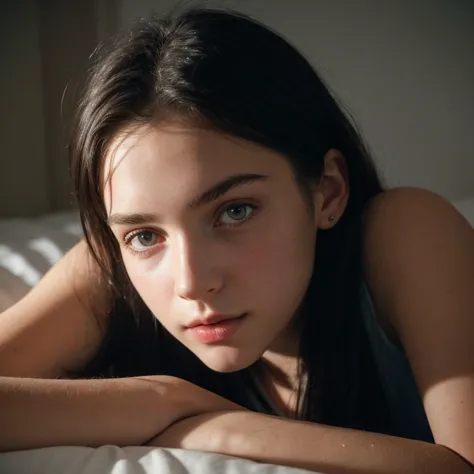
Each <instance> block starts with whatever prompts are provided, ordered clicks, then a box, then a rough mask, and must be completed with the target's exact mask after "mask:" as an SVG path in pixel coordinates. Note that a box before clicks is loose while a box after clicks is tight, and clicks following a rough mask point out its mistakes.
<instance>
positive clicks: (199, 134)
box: [103, 124, 291, 211]
mask: <svg viewBox="0 0 474 474" xmlns="http://www.w3.org/2000/svg"><path fill="white" fill-rule="evenodd" d="M238 173H259V174H265V175H269V176H271V175H274V176H276V175H278V174H279V173H280V174H281V173H283V174H288V173H290V174H291V170H290V166H289V164H288V162H287V160H286V159H283V157H282V156H281V155H279V154H277V153H276V152H274V151H272V150H268V149H266V148H263V147H260V146H257V145H255V144H252V143H250V142H247V141H244V140H240V139H237V138H233V137H229V136H225V135H223V134H219V133H217V132H214V131H212V130H209V129H202V128H189V127H188V128H185V127H183V126H181V125H173V124H166V125H159V126H153V127H152V126H147V127H142V128H137V129H134V130H132V131H129V132H128V133H125V134H122V135H120V136H117V137H116V139H115V140H113V141H112V143H111V146H110V147H109V151H108V153H107V154H106V157H105V162H104V182H103V189H104V199H105V202H106V207H107V209H108V210H110V211H111V208H112V207H114V208H115V207H117V206H120V207H121V210H122V208H123V207H131V206H132V207H133V206H135V204H136V202H137V201H149V200H150V199H149V197H150V195H153V196H152V197H153V198H154V199H155V201H156V200H160V203H163V204H167V202H166V201H170V200H174V202H177V201H179V199H180V198H182V199H187V198H189V197H190V196H191V195H194V194H196V193H199V192H201V191H202V190H203V188H206V187H209V186H212V185H213V184H215V182H217V181H219V180H221V179H222V178H224V177H226V176H228V175H233V174H238ZM144 204H146V203H144Z"/></svg>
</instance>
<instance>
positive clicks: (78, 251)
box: [0, 241, 110, 378]
mask: <svg viewBox="0 0 474 474" xmlns="http://www.w3.org/2000/svg"><path fill="white" fill-rule="evenodd" d="M109 307H110V301H109V295H108V291H107V288H105V287H104V285H103V284H101V281H100V278H99V272H98V268H97V264H96V262H95V261H94V260H93V259H92V257H91V255H90V253H89V249H88V247H87V245H86V243H85V242H84V241H81V242H80V243H79V244H77V245H76V246H75V247H73V248H72V249H71V250H70V251H69V252H68V253H67V254H66V255H65V256H64V257H63V258H62V259H61V260H60V261H59V262H58V263H57V264H56V265H55V266H54V267H53V268H52V269H51V270H50V271H49V272H48V273H47V274H46V275H45V276H44V277H43V278H42V279H41V281H40V282H39V283H38V285H36V286H35V287H34V288H33V289H32V290H31V291H30V292H29V293H28V294H27V295H26V296H25V297H24V298H23V299H21V300H20V301H19V302H18V303H16V304H15V305H13V306H12V307H10V308H8V309H7V310H6V311H5V312H3V313H2V314H0V375H4V376H13V377H48V378H56V377H61V376H64V375H66V373H67V372H68V371H78V370H80V369H81V368H83V367H84V366H85V365H86V364H87V363H88V362H89V361H90V359H91V358H92V357H93V356H94V354H95V353H96V351H97V349H98V348H99V346H100V343H101V341H102V338H103V335H104V331H105V328H106V324H107V315H108V311H109Z"/></svg>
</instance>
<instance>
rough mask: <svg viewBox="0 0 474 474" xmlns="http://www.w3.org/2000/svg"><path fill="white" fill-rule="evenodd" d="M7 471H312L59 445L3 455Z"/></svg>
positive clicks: (0, 461) (1, 468) (199, 455)
mask: <svg viewBox="0 0 474 474" xmlns="http://www.w3.org/2000/svg"><path fill="white" fill-rule="evenodd" d="M0 472H1V473H5V474H188V473H189V474H247V473H251V474H309V473H310V471H306V470H302V469H295V468H289V467H284V466H276V465H272V464H260V463H256V462H253V461H249V460H246V459H239V458H233V457H230V456H223V455H221V454H214V453H204V452H200V451H188V450H184V449H162V448H149V447H145V446H140V447H128V448H119V447H117V446H102V447H100V448H97V449H94V448H84V447H57V448H43V449H33V450H27V451H18V452H11V453H4V454H0Z"/></svg>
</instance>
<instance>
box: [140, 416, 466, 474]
mask: <svg viewBox="0 0 474 474" xmlns="http://www.w3.org/2000/svg"><path fill="white" fill-rule="evenodd" d="M148 444H149V445H150V446H160V447H170V448H183V449H192V450H198V451H208V452H215V453H220V454H225V455H229V456H236V457H241V458H245V459H250V460H253V461H257V462H263V463H269V464H279V465H283V466H289V467H296V468H300V469H308V470H310V471H317V472H324V474H366V473H370V474H372V473H373V474H419V473H424V472H426V473H430V474H447V473H449V474H470V473H471V474H472V472H473V471H472V468H471V467H470V466H469V465H468V463H467V462H466V461H464V460H463V459H462V458H461V457H459V456H457V455H456V454H455V453H453V452H451V451H450V450H449V449H446V448H445V447H443V446H438V445H435V444H430V443H424V442H421V441H413V440H409V439H404V438H397V437H393V436H386V435H381V434H378V433H369V432H363V431H357V430H349V429H345V428H335V427H332V426H324V425H318V424H315V423H308V422H301V421H295V420H288V419H283V418H277V417H273V416H268V415H263V414H260V413H252V412H225V413H209V414H205V415H198V416H194V417H191V418H188V419H186V420H182V421H180V422H178V423H175V424H174V425H172V426H171V427H170V428H168V429H167V430H166V431H164V432H163V433H162V434H161V435H159V436H157V437H156V438H154V439H152V440H151V441H150V442H149V443H148Z"/></svg>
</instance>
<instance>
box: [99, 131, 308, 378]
mask: <svg viewBox="0 0 474 474" xmlns="http://www.w3.org/2000/svg"><path fill="white" fill-rule="evenodd" d="M110 150H111V151H110V153H109V154H108V156H107V159H106V163H105V170H106V173H105V175H106V177H107V178H108V179H107V180H106V183H105V186H104V198H105V203H106V208H107V210H108V215H109V220H110V225H111V228H112V230H113V232H114V235H115V236H116V238H117V240H118V241H119V242H120V247H121V252H122V256H123V260H124V264H125V267H126V269H127V272H128V274H129V277H130V279H131V281H132V283H133V285H134V286H135V288H136V290H137V291H138V293H139V294H140V296H141V297H142V299H143V300H144V302H145V303H146V304H147V306H148V307H149V308H150V309H151V311H152V312H153V314H155V316H156V317H157V318H158V319H159V320H160V322H161V323H162V324H163V326H165V327H166V329H167V330H168V331H169V332H170V333H171V334H172V335H173V336H174V337H175V338H176V339H178V340H179V341H180V342H181V343H183V344H184V345H185V346H187V347H188V348H189V349H190V350H191V351H193V352H194V353H195V354H196V356H197V357H199V358H200V359H201V360H202V361H203V362H204V363H205V364H206V365H207V366H209V367H210V368H211V369H214V370H216V371H220V372H229V371H234V370H239V369H242V368H244V367H247V366H249V365H250V364H252V363H253V362H255V361H256V360H257V359H258V358H260V357H261V356H262V355H263V354H264V353H265V352H266V351H271V350H277V349H278V348H282V347H284V346H288V345H291V344H292V343H293V342H294V341H291V340H290V339H291V338H292V337H293V334H292V333H290V332H289V327H290V322H291V320H292V317H293V315H294V314H295V311H296V310H297V308H298V306H299V305H300V303H301V300H302V298H303V296H304V293H305V291H306V288H307V285H308V283H309V279H310V277H311V273H312V269H313V259H314V249H315V240H316V223H315V217H314V215H312V214H311V213H310V212H309V211H308V206H307V204H306V203H305V201H304V198H303V196H302V193H301V191H300V189H299V188H298V185H297V184H296V181H295V179H294V176H293V172H292V169H291V167H290V165H289V163H288V162H287V161H286V160H285V159H283V158H282V157H281V156H280V155H278V154H277V153H275V152H272V151H269V150H267V149H264V148H261V147H257V146H256V145H253V144H249V143H247V142H244V141H242V140H237V139H230V138H228V137H225V136H223V135H220V134H217V133H215V132H212V131H209V130H203V129H185V128H182V127H180V126H178V125H172V124H168V125H161V126H157V127H153V128H151V127H149V128H142V129H139V130H136V131H135V132H134V133H133V134H129V135H127V136H125V138H123V137H122V138H120V139H117V140H116V142H115V143H114V144H113V145H112V146H111V148H110ZM215 314H220V315H224V316H226V317H229V316H232V317H233V316H240V315H242V314H245V316H244V318H243V319H242V320H241V322H240V323H239V325H238V327H237V329H236V330H235V331H234V332H233V333H232V334H231V335H230V336H229V337H226V338H225V339H224V340H221V341H217V342H211V343H209V342H208V341H207V342H203V340H202V337H197V336H196V335H197V333H199V331H196V330H190V329H189V328H187V326H188V325H189V324H190V323H192V322H193V321H194V322H195V321H196V320H199V319H200V318H207V317H208V316H210V315H214V316H215ZM290 334H291V335H290ZM201 336H202V334H201Z"/></svg>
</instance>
